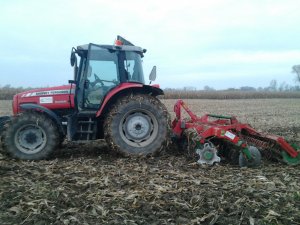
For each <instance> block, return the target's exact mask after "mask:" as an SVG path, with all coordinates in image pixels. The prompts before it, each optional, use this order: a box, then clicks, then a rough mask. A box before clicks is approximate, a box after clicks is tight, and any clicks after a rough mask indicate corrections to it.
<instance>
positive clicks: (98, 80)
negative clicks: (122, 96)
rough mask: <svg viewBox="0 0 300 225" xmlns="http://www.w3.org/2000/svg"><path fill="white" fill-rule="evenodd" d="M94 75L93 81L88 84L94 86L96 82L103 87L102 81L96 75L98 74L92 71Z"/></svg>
mask: <svg viewBox="0 0 300 225" xmlns="http://www.w3.org/2000/svg"><path fill="white" fill-rule="evenodd" d="M94 77H95V81H94V82H91V83H90V84H91V85H92V87H95V85H96V84H97V83H100V84H101V86H102V87H103V86H104V83H103V81H102V80H101V79H100V78H99V77H98V75H97V74H95V73H94Z"/></svg>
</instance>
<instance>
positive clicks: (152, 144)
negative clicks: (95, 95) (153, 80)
mask: <svg viewBox="0 0 300 225" xmlns="http://www.w3.org/2000/svg"><path fill="white" fill-rule="evenodd" d="M168 118H169V117H168V112H167V110H166V108H165V107H164V105H163V104H162V103H161V102H160V101H159V100H158V99H157V98H155V97H152V96H149V95H142V94H139V95H129V96H126V97H123V98H122V99H120V100H119V101H117V102H116V103H115V104H114V106H113V107H112V109H111V110H110V112H109V113H108V115H107V118H106V120H105V122H104V135H105V139H106V141H107V143H108V145H109V146H110V147H111V148H112V149H114V150H117V151H118V152H120V153H122V154H124V155H148V154H154V153H156V152H159V151H160V150H161V149H163V148H164V147H165V145H166V144H167V142H168V141H167V140H168V138H169V137H168Z"/></svg>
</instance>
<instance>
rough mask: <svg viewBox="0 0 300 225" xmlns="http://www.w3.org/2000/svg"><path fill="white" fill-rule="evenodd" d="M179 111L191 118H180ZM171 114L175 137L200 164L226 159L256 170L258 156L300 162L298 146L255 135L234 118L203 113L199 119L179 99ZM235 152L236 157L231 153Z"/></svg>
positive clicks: (274, 136) (252, 129) (279, 138)
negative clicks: (184, 112)
mask: <svg viewBox="0 0 300 225" xmlns="http://www.w3.org/2000/svg"><path fill="white" fill-rule="evenodd" d="M182 109H184V110H185V111H186V113H187V114H188V115H189V117H190V118H188V119H187V118H182V116H181V111H182ZM174 112H175V115H176V117H175V119H174V120H173V122H172V129H173V134H174V138H176V139H177V142H178V143H181V146H182V147H183V148H185V150H186V151H187V153H188V155H190V156H193V157H196V158H197V162H198V163H199V164H210V165H211V164H214V163H218V162H220V159H221V158H222V159H223V158H227V159H228V160H229V161H236V162H239V165H240V166H242V167H243V166H248V167H255V166H258V165H259V164H260V162H261V155H262V156H263V157H264V158H265V159H268V160H273V161H280V162H285V163H287V164H288V165H298V164H299V163H300V148H299V147H298V146H296V145H292V144H289V143H288V142H287V141H286V140H285V139H284V138H283V137H281V136H278V135H273V134H267V133H262V132H258V131H257V130H255V129H254V128H253V127H251V126H250V125H249V124H245V123H241V122H239V121H238V120H237V119H236V117H235V116H224V115H214V114H205V115H204V116H202V117H198V116H197V115H195V114H194V113H193V112H192V111H191V110H190V109H189V107H188V106H187V105H186V104H185V103H184V102H183V101H182V100H178V101H177V102H176V104H175V105H174ZM236 150H238V151H239V152H238V153H239V154H236V153H235V152H234V151H236Z"/></svg>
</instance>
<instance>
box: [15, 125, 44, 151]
mask: <svg viewBox="0 0 300 225" xmlns="http://www.w3.org/2000/svg"><path fill="white" fill-rule="evenodd" d="M15 143H16V147H17V148H18V149H19V150H20V151H21V152H23V153H25V154H35V153H37V152H39V151H41V150H42V149H43V148H44V147H45V145H46V143H47V136H46V133H45V131H44V129H42V128H41V127H40V126H38V125H33V124H30V125H24V126H22V127H20V128H19V129H18V130H17V132H16V135H15Z"/></svg>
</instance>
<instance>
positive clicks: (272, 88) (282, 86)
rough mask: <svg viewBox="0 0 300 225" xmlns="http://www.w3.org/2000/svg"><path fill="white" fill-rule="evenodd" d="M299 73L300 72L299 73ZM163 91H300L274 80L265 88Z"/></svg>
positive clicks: (192, 88) (190, 88) (293, 86)
mask: <svg viewBox="0 0 300 225" xmlns="http://www.w3.org/2000/svg"><path fill="white" fill-rule="evenodd" d="M299 72H300V71H299ZM165 91H191V92H193V91H208V92H211V91H236V92H239V91H242V92H245V91H246V92H254V91H256V92H278V91H279V92H298V91H300V85H289V84H287V83H285V82H282V83H280V84H279V85H278V82H277V81H276V80H271V82H270V84H269V86H267V87H258V88H255V87H251V86H242V87H240V88H227V89H223V90H216V89H215V88H213V87H210V86H208V85H205V86H204V87H203V89H197V88H196V87H192V86H188V87H183V88H166V89H165Z"/></svg>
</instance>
